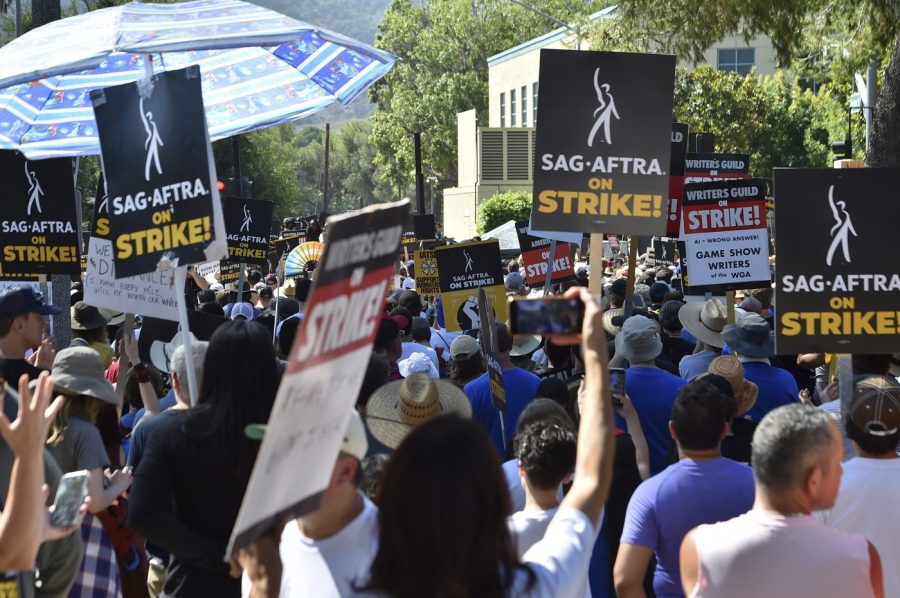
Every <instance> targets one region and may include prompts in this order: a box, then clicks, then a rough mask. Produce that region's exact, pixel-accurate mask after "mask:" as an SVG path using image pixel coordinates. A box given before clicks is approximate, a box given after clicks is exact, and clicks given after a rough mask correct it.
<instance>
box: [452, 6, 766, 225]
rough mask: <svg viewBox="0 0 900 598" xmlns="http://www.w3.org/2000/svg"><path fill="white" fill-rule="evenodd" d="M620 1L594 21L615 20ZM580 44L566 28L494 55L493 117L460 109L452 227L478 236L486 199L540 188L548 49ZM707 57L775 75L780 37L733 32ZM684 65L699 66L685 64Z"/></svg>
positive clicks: (721, 65)
mask: <svg viewBox="0 0 900 598" xmlns="http://www.w3.org/2000/svg"><path fill="white" fill-rule="evenodd" d="M614 8H615V7H610V8H607V9H604V10H602V11H600V12H598V13H595V14H594V15H592V16H591V18H592V19H594V20H598V19H606V18H614V16H613V11H614ZM544 48H547V49H574V48H575V39H574V37H573V36H572V32H571V31H570V30H568V29H566V28H563V27H560V28H559V29H555V30H554V31H551V32H549V33H547V34H545V35H542V36H540V37H536V38H534V39H532V40H529V41H527V42H525V43H523V44H520V45H518V46H515V47H513V48H510V49H508V50H505V51H503V52H501V53H500V54H496V55H494V56H491V57H490V58H488V122H487V126H479V123H478V122H477V120H476V116H475V111H474V110H469V111H467V112H461V113H460V114H458V115H457V119H458V120H457V123H458V124H457V127H458V128H457V157H458V168H459V177H458V180H457V186H456V187H453V188H449V189H445V190H444V233H445V234H446V235H447V236H448V237H453V238H456V239H466V238H469V237H471V236H473V235H474V234H475V214H476V208H477V206H478V204H480V203H481V202H482V201H483V200H485V199H487V198H489V197H491V196H492V195H494V194H495V193H499V192H502V191H528V192H530V191H531V190H532V180H533V179H532V171H533V162H534V127H535V124H536V123H537V119H538V114H537V97H538V91H539V90H538V71H539V67H540V54H541V52H540V51H541V49H544ZM704 60H705V62H701V63H700V64H710V65H712V66H714V67H715V68H717V69H719V70H723V71H736V72H738V73H740V74H747V73H749V72H750V71H751V69H754V68H755V69H756V73H757V74H759V75H771V74H774V73H775V69H776V67H775V51H774V49H773V47H772V42H771V41H770V40H769V39H768V38H765V37H757V38H754V39H752V40H751V41H750V43H746V42H745V41H744V40H743V38H741V37H738V36H729V37H726V38H724V39H723V40H722V41H721V42H719V43H718V44H716V45H715V46H713V47H711V48H709V49H708V50H707V51H706V52H705V53H704ZM680 66H683V67H688V68H690V67H691V66H695V65H692V64H689V63H683V62H682V63H681V64H680Z"/></svg>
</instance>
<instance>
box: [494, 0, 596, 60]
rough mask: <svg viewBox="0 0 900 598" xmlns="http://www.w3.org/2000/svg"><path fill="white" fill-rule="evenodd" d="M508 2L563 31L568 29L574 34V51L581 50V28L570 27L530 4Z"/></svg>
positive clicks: (517, 1)
mask: <svg viewBox="0 0 900 598" xmlns="http://www.w3.org/2000/svg"><path fill="white" fill-rule="evenodd" d="M509 1H510V2H512V3H513V4H517V5H519V6H521V7H522V8H524V9H525V10H530V11H531V12H533V13H535V14H538V15H540V16H542V17H544V18H545V19H547V20H549V21H553V22H554V23H556V24H557V25H559V26H560V27H564V28H565V29H568V30H569V31H571V32H572V33H574V34H575V44H576V45H575V49H576V50H580V49H581V28H580V27H579V26H578V25H575V26H572V25H570V24H568V23H566V22H565V21H561V20H560V19H557V18H556V17H554V16H553V15H550V14H547V13H545V12H544V11H542V10H539V9H537V8H535V7H533V6H531V5H530V4H525V3H524V2H522V0H509Z"/></svg>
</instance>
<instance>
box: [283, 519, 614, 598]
mask: <svg viewBox="0 0 900 598" xmlns="http://www.w3.org/2000/svg"><path fill="white" fill-rule="evenodd" d="M599 530H600V525H599V524H598V525H597V526H596V528H595V526H594V525H593V524H592V523H591V521H590V519H588V517H587V515H585V514H584V513H582V512H581V511H579V510H578V509H573V508H571V507H560V508H559V509H558V510H557V512H556V516H555V517H553V519H552V520H551V521H550V525H549V526H548V527H547V531H546V532H545V533H544V538H543V539H542V540H541V541H539V542H538V543H537V544H535V545H534V546H532V547H531V548H530V549H529V550H528V552H526V553H525V556H524V557H523V558H522V562H523V563H525V564H526V565H528V566H529V567H530V568H531V570H532V571H533V572H534V574H535V583H534V585H533V586H532V587H531V588H530V589H528V590H527V591H526V587H527V584H528V574H527V573H526V572H525V571H524V570H519V571H517V572H516V573H515V574H514V577H513V585H512V587H511V588H510V590H509V593H508V596H509V598H581V596H583V595H584V594H583V593H579V592H583V590H582V585H584V586H585V587H586V584H587V575H588V567H589V565H590V563H591V555H592V553H593V551H594V541H595V540H596V539H597V534H598V533H599ZM354 595H355V596H367V597H373V598H374V597H376V596H377V597H378V598H382V597H383V596H384V595H383V594H380V593H378V592H361V593H357V594H354ZM282 596H283V594H282ZM384 598H387V597H384Z"/></svg>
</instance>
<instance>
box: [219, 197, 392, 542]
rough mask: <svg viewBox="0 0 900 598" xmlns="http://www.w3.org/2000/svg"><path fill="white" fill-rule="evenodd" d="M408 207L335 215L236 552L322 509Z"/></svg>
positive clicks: (242, 516) (239, 524)
mask: <svg viewBox="0 0 900 598" xmlns="http://www.w3.org/2000/svg"><path fill="white" fill-rule="evenodd" d="M408 212H409V201H403V202H397V203H393V204H387V205H382V206H376V207H373V208H369V209H367V210H362V211H359V212H356V213H354V214H352V215H347V216H340V217H336V218H332V219H329V221H328V222H329V224H328V243H326V244H325V249H324V253H323V255H322V260H321V261H320V263H319V266H318V267H317V269H316V273H317V276H316V280H315V282H314V283H313V284H314V286H313V288H312V290H311V291H310V295H309V302H308V303H307V305H306V310H305V316H304V318H303V321H302V323H301V325H300V328H299V330H298V331H297V337H296V340H295V342H294V346H293V348H292V349H291V352H290V359H289V360H288V365H287V369H286V371H285V373H284V376H283V378H282V381H281V385H280V386H279V388H278V394H277V396H276V398H275V404H274V405H273V407H272V412H271V415H270V417H269V424H268V427H267V429H266V434H265V437H264V438H263V442H262V445H261V446H260V450H259V455H258V457H257V459H256V463H255V465H254V468H253V473H252V475H251V477H250V483H249V485H248V487H247V491H246V492H245V493H244V499H243V504H242V505H241V510H240V513H239V515H238V518H237V521H236V523H235V526H234V530H233V531H232V535H231V540H230V541H229V547H228V554H229V555H233V554H234V552H235V551H236V550H237V549H238V548H240V547H242V546H245V545H246V544H247V543H249V542H252V541H253V540H255V539H256V538H257V537H259V536H260V535H262V534H263V533H265V532H266V531H268V530H270V529H271V528H272V526H273V525H275V524H276V522H278V521H284V520H286V519H290V518H294V517H298V516H300V515H304V514H306V513H307V512H309V511H311V510H313V509H315V508H316V507H317V506H318V504H317V502H318V501H317V499H318V498H319V497H320V496H321V492H322V491H323V490H325V488H326V487H327V486H328V482H329V480H330V479H331V474H332V470H333V466H334V460H335V459H336V458H337V456H338V452H339V450H340V446H341V442H342V440H343V437H344V432H345V431H346V429H347V420H348V418H349V417H350V412H351V410H352V409H353V403H354V401H355V400H356V396H357V395H358V394H359V389H360V387H361V385H362V381H363V376H364V375H365V372H366V365H367V364H368V363H369V357H370V355H371V353H372V342H373V341H374V338H375V334H376V332H377V331H378V325H379V322H380V321H381V316H382V314H383V309H384V297H385V296H386V293H387V291H388V280H389V279H390V276H391V273H392V272H393V266H394V260H395V259H396V256H397V253H398V251H399V249H400V237H401V236H402V234H403V228H404V227H403V223H404V222H405V221H406V216H407V214H408Z"/></svg>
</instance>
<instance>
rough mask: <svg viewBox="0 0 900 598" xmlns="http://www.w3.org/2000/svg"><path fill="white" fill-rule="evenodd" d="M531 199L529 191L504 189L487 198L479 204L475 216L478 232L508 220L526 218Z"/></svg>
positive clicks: (480, 232) (495, 226) (492, 228)
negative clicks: (502, 191)
mask: <svg viewBox="0 0 900 598" xmlns="http://www.w3.org/2000/svg"><path fill="white" fill-rule="evenodd" d="M531 201H532V199H531V193H526V192H525V191H506V192H504V193H497V194H495V195H492V196H491V197H489V198H487V199H486V200H484V201H483V202H481V204H479V206H478V213H477V214H476V217H475V226H476V230H477V231H478V234H479V235H480V234H482V233H485V232H487V231H489V230H494V229H495V228H497V227H498V226H500V225H501V224H506V223H507V222H509V221H510V220H516V221H519V220H528V217H529V215H530V214H531Z"/></svg>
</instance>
